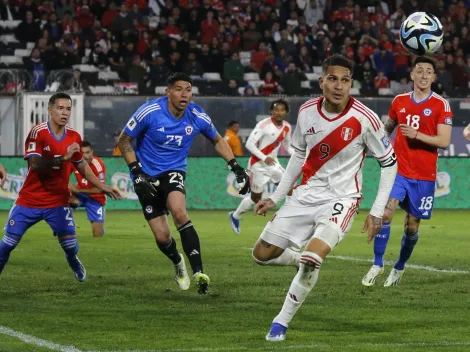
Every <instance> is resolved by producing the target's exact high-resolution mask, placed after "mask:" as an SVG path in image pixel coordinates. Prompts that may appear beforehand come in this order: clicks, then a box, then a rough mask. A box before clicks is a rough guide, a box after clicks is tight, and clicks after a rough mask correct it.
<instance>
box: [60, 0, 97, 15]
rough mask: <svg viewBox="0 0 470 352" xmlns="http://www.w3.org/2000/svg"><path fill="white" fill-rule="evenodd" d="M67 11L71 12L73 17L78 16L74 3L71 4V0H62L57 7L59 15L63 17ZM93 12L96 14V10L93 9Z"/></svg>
mask: <svg viewBox="0 0 470 352" xmlns="http://www.w3.org/2000/svg"><path fill="white" fill-rule="evenodd" d="M67 12H69V13H70V14H71V15H72V17H75V16H76V13H75V9H74V7H73V6H72V5H70V2H69V0H60V5H59V6H57V7H56V13H57V17H59V19H62V18H64V16H65V14H66V13H67ZM93 13H94V14H96V12H95V11H93Z"/></svg>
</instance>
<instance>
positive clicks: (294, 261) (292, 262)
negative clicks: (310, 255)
mask: <svg viewBox="0 0 470 352" xmlns="http://www.w3.org/2000/svg"><path fill="white" fill-rule="evenodd" d="M255 260H256V259H255ZM299 262H300V252H296V251H293V250H292V249H289V248H286V249H284V252H282V254H281V255H280V256H279V257H277V258H274V259H271V260H267V261H265V262H260V261H258V263H259V264H261V265H282V266H299Z"/></svg>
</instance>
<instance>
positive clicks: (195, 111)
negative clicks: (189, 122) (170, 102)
mask: <svg viewBox="0 0 470 352" xmlns="http://www.w3.org/2000/svg"><path fill="white" fill-rule="evenodd" d="M188 111H189V113H190V114H192V115H193V116H195V117H197V118H198V119H202V120H204V121H206V122H208V123H210V122H211V118H210V117H209V115H207V113H206V112H205V111H204V109H203V108H202V107H201V106H199V105H197V104H196V103H195V102H190V103H189V104H188Z"/></svg>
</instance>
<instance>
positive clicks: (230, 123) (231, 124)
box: [228, 120, 240, 127]
mask: <svg viewBox="0 0 470 352" xmlns="http://www.w3.org/2000/svg"><path fill="white" fill-rule="evenodd" d="M236 124H240V122H238V121H237V120H232V121H230V122H229V123H228V127H232V126H233V125H236Z"/></svg>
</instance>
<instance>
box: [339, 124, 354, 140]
mask: <svg viewBox="0 0 470 352" xmlns="http://www.w3.org/2000/svg"><path fill="white" fill-rule="evenodd" d="M353 132H354V130H353V129H352V128H349V127H343V129H342V130H341V138H343V140H345V141H349V140H350V139H351V138H352V136H353Z"/></svg>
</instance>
